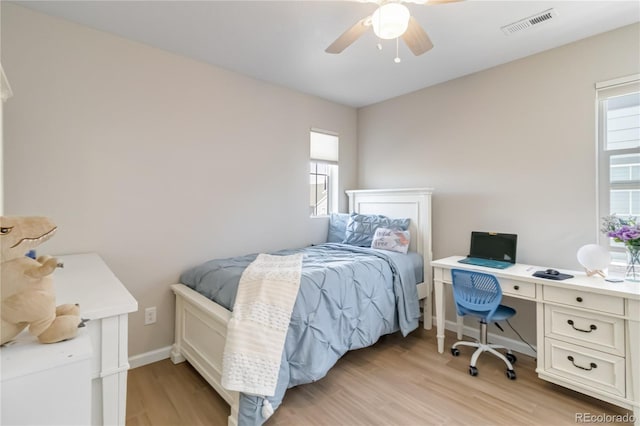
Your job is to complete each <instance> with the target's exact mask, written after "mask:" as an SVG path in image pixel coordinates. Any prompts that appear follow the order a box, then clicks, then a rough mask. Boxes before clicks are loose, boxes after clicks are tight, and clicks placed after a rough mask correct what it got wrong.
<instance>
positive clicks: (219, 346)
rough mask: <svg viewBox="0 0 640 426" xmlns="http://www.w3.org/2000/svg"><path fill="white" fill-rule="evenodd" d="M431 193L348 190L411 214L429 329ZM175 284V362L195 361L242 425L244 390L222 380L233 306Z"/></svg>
mask: <svg viewBox="0 0 640 426" xmlns="http://www.w3.org/2000/svg"><path fill="white" fill-rule="evenodd" d="M431 193H432V189H431V188H418V189H382V190H377V189H366V190H355V191H347V195H348V196H349V211H350V212H358V213H365V214H373V213H375V214H382V215H385V216H389V217H408V218H410V219H411V224H410V228H409V230H410V233H411V239H412V241H411V245H410V250H412V251H417V252H418V253H420V254H422V255H423V257H424V280H423V282H422V283H419V284H418V296H419V298H420V300H421V302H422V306H423V312H424V315H423V324H424V328H426V329H431V326H432V314H433V312H432V305H433V304H432V301H431V294H432V289H433V283H432V269H431V259H432V253H431ZM171 289H172V290H173V292H174V293H175V295H176V330H175V344H174V345H173V348H172V350H171V360H172V361H173V362H174V363H175V364H177V363H180V362H183V361H185V360H186V361H189V363H190V364H191V365H192V366H193V367H194V368H195V369H196V370H197V371H198V372H199V373H200V374H201V375H202V377H204V378H205V380H206V381H207V382H209V384H210V385H211V386H212V387H213V388H214V389H215V390H216V392H218V394H220V396H221V397H222V398H223V399H224V400H225V401H226V402H227V403H228V404H229V405H230V406H231V414H230V415H229V421H228V424H229V426H237V424H238V405H239V393H238V392H231V391H228V390H226V389H225V388H223V387H222V385H221V384H220V381H221V377H222V353H223V350H224V345H225V340H226V333H227V322H228V321H229V319H230V318H231V312H230V311H228V310H227V309H225V308H223V307H222V306H220V305H218V304H217V303H215V302H213V301H211V300H209V299H208V298H206V297H204V296H202V295H201V294H199V293H198V292H196V291H194V290H192V289H190V288H189V287H187V286H185V285H183V284H174V285H172V286H171Z"/></svg>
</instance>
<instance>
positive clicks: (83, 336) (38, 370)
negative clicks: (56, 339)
mask: <svg viewBox="0 0 640 426" xmlns="http://www.w3.org/2000/svg"><path fill="white" fill-rule="evenodd" d="M91 356H92V348H91V341H90V339H89V334H88V333H86V332H84V331H81V332H80V334H79V335H78V336H77V337H76V338H74V339H72V340H68V341H66V342H60V343H55V344H51V345H45V344H42V343H39V342H38V340H37V339H36V338H35V337H34V336H32V335H30V334H29V333H28V332H26V331H25V332H22V333H21V334H19V335H18V337H17V338H16V339H15V340H13V341H12V342H10V343H8V344H7V345H6V346H4V347H2V348H1V349H0V424H2V425H7V426H9V425H11V426H17V425H25V426H26V425H29V426H32V425H66V426H71V425H77V426H85V425H88V424H89V423H90V421H91Z"/></svg>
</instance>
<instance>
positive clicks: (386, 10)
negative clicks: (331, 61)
mask: <svg viewBox="0 0 640 426" xmlns="http://www.w3.org/2000/svg"><path fill="white" fill-rule="evenodd" d="M369 1H371V2H372V3H377V4H378V5H379V6H378V8H377V9H376V10H375V12H373V14H371V15H370V16H367V17H365V18H362V19H361V20H359V21H358V22H356V23H355V25H354V26H352V27H351V28H349V29H348V30H347V31H345V32H344V33H342V35H341V36H340V37H338V38H337V39H336V41H334V42H333V43H331V45H330V46H329V47H327V49H326V50H325V52H327V53H340V52H342V51H343V50H344V49H346V48H347V47H349V46H350V45H351V44H352V43H353V42H355V41H356V40H357V39H358V38H360V36H362V35H363V34H364V33H365V32H366V31H367V30H368V29H369V28H373V32H374V33H375V34H376V36H377V37H378V38H381V39H384V40H390V39H394V38H398V37H402V39H403V40H404V42H405V43H406V44H407V46H408V47H409V49H410V50H411V51H412V52H413V54H414V55H416V56H418V55H422V54H423V53H425V52H427V51H428V50H430V49H431V48H432V47H433V43H432V42H431V39H429V36H428V35H427V33H426V32H425V31H424V30H423V29H422V27H421V26H420V24H419V23H418V21H416V19H415V18H414V17H413V16H411V13H410V12H409V9H408V8H407V7H406V6H405V5H404V4H402V3H415V4H441V3H451V2H456V1H460V0H369Z"/></svg>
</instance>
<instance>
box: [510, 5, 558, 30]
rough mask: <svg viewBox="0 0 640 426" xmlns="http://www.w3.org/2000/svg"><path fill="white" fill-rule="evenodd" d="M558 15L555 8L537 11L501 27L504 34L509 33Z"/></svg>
mask: <svg viewBox="0 0 640 426" xmlns="http://www.w3.org/2000/svg"><path fill="white" fill-rule="evenodd" d="M556 16H558V12H556V11H555V9H549V10H545V11H544V12H540V13H537V14H535V15H533V16H529V17H528V18H525V19H521V20H519V21H518V22H514V23H513V24H509V25H505V26H504V27H502V28H501V29H502V32H503V33H505V34H506V35H510V34H513V33H517V32H520V31H522V30H526V29H527V28H531V27H533V26H534V25H539V24H541V23H543V22H547V21H549V20H551V19H553V18H555V17H556Z"/></svg>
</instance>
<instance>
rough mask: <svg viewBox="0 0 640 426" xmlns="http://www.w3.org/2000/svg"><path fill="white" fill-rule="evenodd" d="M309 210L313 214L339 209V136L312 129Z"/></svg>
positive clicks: (323, 213) (321, 214)
mask: <svg viewBox="0 0 640 426" xmlns="http://www.w3.org/2000/svg"><path fill="white" fill-rule="evenodd" d="M309 139H310V153H311V155H310V160H311V161H310V167H309V199H310V202H309V210H310V214H311V216H324V215H327V214H329V213H332V212H337V211H338V136H337V135H335V134H331V133H329V132H323V131H318V130H311V133H310V138H309Z"/></svg>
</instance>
